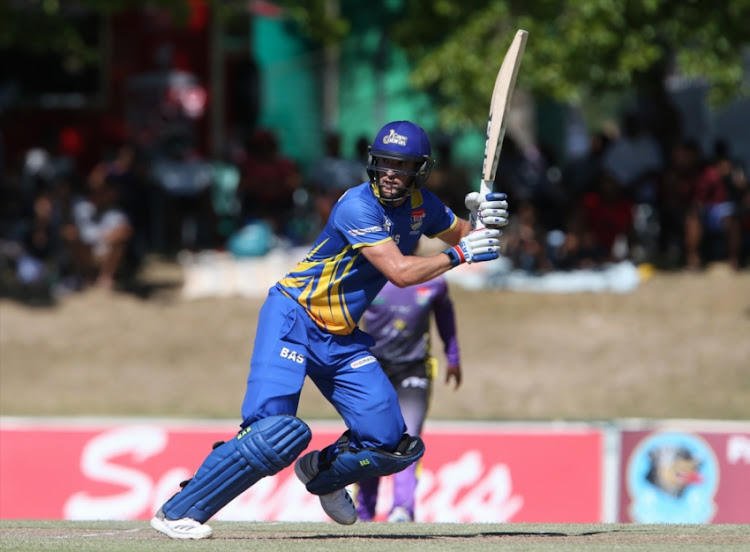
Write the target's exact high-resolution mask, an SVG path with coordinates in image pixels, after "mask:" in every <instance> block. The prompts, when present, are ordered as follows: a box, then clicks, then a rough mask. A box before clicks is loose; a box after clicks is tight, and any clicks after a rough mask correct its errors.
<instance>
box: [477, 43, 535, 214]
mask: <svg viewBox="0 0 750 552" xmlns="http://www.w3.org/2000/svg"><path fill="white" fill-rule="evenodd" d="M528 36H529V33H528V32H527V31H524V30H522V29H519V30H518V31H516V36H515V37H514V38H513V42H511V44H510V48H508V52H507V53H506V54H505V59H503V64H502V65H501V66H500V71H499V72H498V73H497V79H495V89H494V90H493V92H492V100H491V102H490V116H489V119H488V120H487V141H486V142H485V146H484V162H483V164H482V182H481V184H480V186H479V193H480V194H481V195H482V196H484V195H485V194H487V193H489V192H491V191H492V189H493V187H494V185H495V174H496V173H497V164H498V161H499V160H500V150H501V149H502V146H503V138H505V127H506V126H507V125H508V112H509V111H510V102H511V99H512V98H513V89H514V88H515V87H516V77H517V76H518V68H519V67H520V66H521V58H522V57H523V50H524V48H525V47H526V39H527V38H528ZM471 223H472V226H473V227H474V228H481V227H482V224H481V222H479V220H478V218H477V213H476V212H472V213H471Z"/></svg>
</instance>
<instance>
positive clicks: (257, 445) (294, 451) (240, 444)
mask: <svg viewBox="0 0 750 552" xmlns="http://www.w3.org/2000/svg"><path fill="white" fill-rule="evenodd" d="M311 437H312V433H311V432H310V428H309V427H307V424H305V423H304V422H303V421H302V420H300V419H299V418H296V417H294V416H269V417H268V418H264V419H262V420H258V421H257V422H255V423H253V424H251V425H249V426H247V427H245V428H244V429H243V430H241V431H240V432H239V433H238V434H237V436H236V437H235V440H236V443H235V446H236V449H237V451H238V452H239V453H240V454H241V455H242V456H243V457H244V458H245V460H246V461H247V463H248V464H249V465H250V466H253V467H256V468H258V469H260V470H262V471H265V472H267V475H273V474H275V473H277V472H279V471H281V470H283V469H284V468H286V467H287V466H289V465H290V464H291V463H292V462H294V460H295V459H296V458H297V456H299V455H300V453H301V452H302V451H303V450H305V448H307V445H308V444H310V439H311Z"/></svg>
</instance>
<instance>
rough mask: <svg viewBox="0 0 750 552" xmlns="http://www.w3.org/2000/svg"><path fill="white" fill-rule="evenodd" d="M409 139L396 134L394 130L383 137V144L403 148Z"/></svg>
mask: <svg viewBox="0 0 750 552" xmlns="http://www.w3.org/2000/svg"><path fill="white" fill-rule="evenodd" d="M408 140H409V139H408V138H407V137H406V136H404V135H403V134H398V133H397V132H396V131H395V130H393V129H391V131H390V132H389V133H388V134H386V135H385V136H383V143H384V144H396V145H397V146H405V145H406V142H407V141H408Z"/></svg>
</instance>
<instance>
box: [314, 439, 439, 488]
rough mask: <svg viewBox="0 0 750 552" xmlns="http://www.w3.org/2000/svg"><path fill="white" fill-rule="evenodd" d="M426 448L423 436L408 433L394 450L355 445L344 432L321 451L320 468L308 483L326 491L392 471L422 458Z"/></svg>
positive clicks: (394, 471) (399, 469) (403, 467)
mask: <svg viewBox="0 0 750 552" xmlns="http://www.w3.org/2000/svg"><path fill="white" fill-rule="evenodd" d="M424 450H425V447H424V443H423V442H422V439H420V438H419V437H412V436H411V435H407V434H403V435H402V438H401V440H400V441H399V443H398V445H397V446H396V448H395V449H394V450H392V451H386V450H383V449H380V448H365V449H355V448H353V447H351V446H350V445H349V442H348V435H347V434H346V433H345V434H344V436H343V437H342V438H341V439H339V441H338V442H337V443H336V445H333V446H332V447H328V448H327V449H325V450H324V451H322V452H321V460H320V464H319V466H318V469H319V470H320V471H319V472H318V474H317V475H316V476H315V477H314V478H313V479H312V480H311V481H310V482H308V483H307V485H306V487H307V490H308V491H310V492H311V493H313V494H317V495H325V494H328V493H332V492H334V491H337V490H339V489H343V488H344V487H346V486H347V485H351V484H352V483H355V482H357V481H361V480H362V479H368V478H371V477H382V476H386V475H391V474H393V473H396V472H400V471H402V470H404V469H406V468H407V467H408V466H409V465H411V464H413V463H414V462H416V461H417V460H419V459H420V458H421V457H422V455H423V454H424Z"/></svg>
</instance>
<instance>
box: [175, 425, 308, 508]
mask: <svg viewBox="0 0 750 552" xmlns="http://www.w3.org/2000/svg"><path fill="white" fill-rule="evenodd" d="M311 437H312V433H311V432H310V428H309V427H308V426H307V424H305V423H304V422H303V421H302V420H300V419H299V418H296V417H294V416H269V417H268V418H263V419H262V420H258V421H257V422H255V423H254V424H251V425H250V426H248V427H246V428H244V429H243V430H241V431H240V432H239V433H238V434H237V436H236V437H234V438H233V439H231V440H229V441H227V442H226V443H224V444H222V445H220V446H218V447H217V448H215V449H214V450H213V451H212V452H211V454H209V455H208V456H207V457H206V459H205V460H204V461H203V464H202V465H201V466H200V468H198V471H197V472H196V473H195V476H194V477H193V478H192V479H191V480H190V481H189V482H188V483H187V485H185V487H184V488H183V489H182V491H180V492H179V493H177V494H176V495H174V496H173V497H172V498H170V499H169V500H168V501H167V502H166V504H164V506H163V507H162V510H163V511H164V514H165V516H166V517H167V518H168V519H181V518H184V517H188V518H192V519H194V520H196V521H199V522H201V523H205V522H206V521H207V520H208V519H210V518H211V517H212V516H214V515H215V514H216V513H217V512H218V511H219V510H221V509H222V508H223V507H224V506H226V505H227V504H228V503H229V502H230V501H231V500H233V499H234V498H235V497H237V496H239V495H240V494H241V493H243V492H244V491H246V490H247V489H249V488H250V487H251V486H252V485H254V484H255V483H256V482H258V481H259V480H260V479H261V478H263V477H265V476H267V475H273V474H275V473H278V472H279V471H281V470H282V469H284V468H286V467H287V466H289V465H290V464H291V463H292V462H294V460H295V458H297V456H299V455H300V453H301V452H302V451H303V450H305V449H306V448H307V445H309V444H310V439H311Z"/></svg>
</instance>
